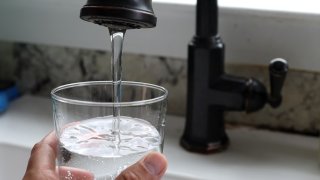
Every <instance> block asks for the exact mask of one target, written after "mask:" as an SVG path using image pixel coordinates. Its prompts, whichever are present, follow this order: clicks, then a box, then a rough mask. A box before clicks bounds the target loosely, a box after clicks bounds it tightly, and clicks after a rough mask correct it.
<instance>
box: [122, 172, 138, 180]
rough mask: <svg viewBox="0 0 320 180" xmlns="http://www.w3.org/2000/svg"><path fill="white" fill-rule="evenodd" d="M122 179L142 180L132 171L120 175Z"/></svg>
mask: <svg viewBox="0 0 320 180" xmlns="http://www.w3.org/2000/svg"><path fill="white" fill-rule="evenodd" d="M120 179H121V180H141V178H140V177H139V176H138V175H137V174H136V173H135V172H132V171H124V172H123V173H121V174H120Z"/></svg>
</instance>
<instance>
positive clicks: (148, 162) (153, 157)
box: [143, 153, 164, 176]
mask: <svg viewBox="0 0 320 180" xmlns="http://www.w3.org/2000/svg"><path fill="white" fill-rule="evenodd" d="M159 158H161V157H159V156H158V155H157V154H153V153H152V154H149V155H147V156H146V157H145V158H144V160H143V163H144V165H145V167H146V168H147V170H148V172H149V173H150V174H151V175H156V176H157V175H160V173H161V172H162V170H163V168H164V165H163V163H162V161H161V159H159Z"/></svg>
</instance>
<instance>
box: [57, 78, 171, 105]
mask: <svg viewBox="0 0 320 180" xmlns="http://www.w3.org/2000/svg"><path fill="white" fill-rule="evenodd" d="M112 83H113V82H112V81H85V82H77V83H70V84H65V85H62V86H58V87H56V88H54V89H53V90H52V91H51V97H52V99H54V100H56V101H59V102H63V103H67V104H74V105H85V106H107V107H113V106H141V105H147V104H153V103H157V102H160V101H162V100H164V99H166V98H167V96H168V90H167V89H165V88H164V87H161V86H158V85H155V84H150V83H144V82H135V81H122V82H121V83H122V84H123V85H129V86H136V87H147V88H151V89H156V90H158V91H161V92H163V94H162V95H160V96H158V97H155V98H151V99H146V100H139V101H130V102H118V103H114V102H94V101H83V100H76V99H72V98H65V97H61V96H59V95H57V94H56V93H57V92H59V91H62V90H66V89H70V88H75V87H83V86H91V85H111V84H112Z"/></svg>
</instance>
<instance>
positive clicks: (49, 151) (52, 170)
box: [23, 133, 167, 180]
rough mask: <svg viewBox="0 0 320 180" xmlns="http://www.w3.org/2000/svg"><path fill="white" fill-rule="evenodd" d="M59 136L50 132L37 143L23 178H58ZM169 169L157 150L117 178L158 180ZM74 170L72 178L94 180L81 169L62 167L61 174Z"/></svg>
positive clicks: (36, 179)
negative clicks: (56, 161)
mask: <svg viewBox="0 0 320 180" xmlns="http://www.w3.org/2000/svg"><path fill="white" fill-rule="evenodd" d="M57 143H58V141H57V138H56V136H55V134H54V133H50V134H49V135H47V136H46V137H45V138H43V139H42V140H41V141H40V142H39V143H37V144H36V145H35V146H34V147H33V148H32V151H31V155H30V159H29V162H28V166H27V170H26V173H25V175H24V177H23V180H44V179H46V180H58V179H59V174H58V172H57V168H56V163H55V160H56V156H57V150H56V149H57ZM166 169H167V160H166V159H165V157H164V156H163V155H162V154H160V153H157V152H152V153H149V154H148V155H147V156H145V157H144V158H143V159H141V160H140V161H138V162H137V163H135V164H133V165H132V166H130V167H128V168H127V169H126V170H124V171H123V172H121V174H120V175H119V176H118V177H117V178H116V179H117V180H129V179H130V180H158V179H161V177H162V176H163V175H164V173H165V171H166ZM70 170H72V172H73V174H72V179H84V180H93V179H94V176H93V174H92V173H90V172H89V171H85V170H80V169H70V168H68V169H67V168H60V169H59V171H60V176H61V177H68V172H70Z"/></svg>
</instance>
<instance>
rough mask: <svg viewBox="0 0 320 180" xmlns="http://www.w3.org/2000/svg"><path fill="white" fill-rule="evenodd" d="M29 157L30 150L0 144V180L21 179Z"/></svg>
mask: <svg viewBox="0 0 320 180" xmlns="http://www.w3.org/2000/svg"><path fill="white" fill-rule="evenodd" d="M29 155H30V149H28V148H25V147H19V146H16V145H11V144H6V143H0V161H1V163H0V179H12V180H14V179H22V176H23V175H24V172H25V170H26V166H27V163H28V159H29Z"/></svg>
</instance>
